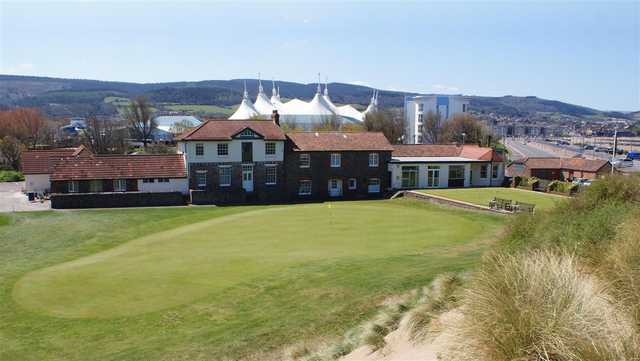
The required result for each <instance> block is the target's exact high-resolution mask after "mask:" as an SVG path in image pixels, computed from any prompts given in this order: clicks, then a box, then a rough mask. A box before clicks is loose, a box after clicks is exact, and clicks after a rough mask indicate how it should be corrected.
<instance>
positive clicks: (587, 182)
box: [573, 178, 591, 187]
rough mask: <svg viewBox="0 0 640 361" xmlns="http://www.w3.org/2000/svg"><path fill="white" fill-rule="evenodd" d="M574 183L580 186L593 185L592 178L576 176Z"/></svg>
mask: <svg viewBox="0 0 640 361" xmlns="http://www.w3.org/2000/svg"><path fill="white" fill-rule="evenodd" d="M573 184H577V185H578V186H580V187H588V186H590V185H591V179H586V178H576V179H574V180H573Z"/></svg>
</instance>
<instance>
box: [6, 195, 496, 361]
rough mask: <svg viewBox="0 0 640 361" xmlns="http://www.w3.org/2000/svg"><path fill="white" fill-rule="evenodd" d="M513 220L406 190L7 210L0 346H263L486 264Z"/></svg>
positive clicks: (13, 349) (119, 356)
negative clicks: (252, 201)
mask: <svg viewBox="0 0 640 361" xmlns="http://www.w3.org/2000/svg"><path fill="white" fill-rule="evenodd" d="M504 222H505V219H504V217H500V216H493V215H485V214H479V213H474V212H468V211H464V210H458V209H452V208H443V207H439V206H435V205H430V204H426V203H421V202H417V201H412V200H408V199H399V200H384V201H361V202H332V203H315V204H303V205H286V206H244V207H177V208H150V209H125V210H123V209H118V210H83V211H62V212H61V211H51V212H41V213H15V214H5V216H3V217H2V219H1V222H0V240H2V241H1V242H0V305H1V307H0V324H1V325H2V327H1V328H0V344H1V345H2V347H0V359H1V360H43V359H47V360H86V359H87V357H90V359H92V360H218V359H246V358H247V357H249V356H254V357H255V359H266V356H264V355H265V354H269V353H271V352H275V351H277V350H279V349H281V348H282V347H283V346H286V345H288V344H291V343H294V342H296V341H299V340H313V339H330V338H332V337H337V336H338V335H341V334H343V333H344V332H345V331H346V330H347V329H349V328H350V327H353V326H354V325H355V324H357V323H358V322H361V321H362V320H364V319H366V318H367V317H370V316H371V315H372V314H373V313H374V312H375V311H376V310H377V309H378V308H379V307H380V303H381V302H382V301H383V300H384V299H385V298H386V297H388V296H390V295H394V294H398V293H402V292H405V291H407V290H410V289H414V288H416V287H419V286H422V285H425V284H427V283H428V282H429V281H430V280H431V279H432V278H433V277H434V276H435V275H437V274H440V273H442V272H446V271H458V270H463V269H467V268H469V267H471V266H473V265H475V264H477V263H478V262H479V258H480V254H481V253H482V252H483V251H484V250H486V249H487V248H488V247H489V244H490V240H492V239H493V238H494V236H495V234H496V233H497V232H499V230H500V229H502V226H503V224H504ZM452 224H455V225H456V226H455V227H451V225H452ZM259 353H262V355H263V356H264V357H263V356H256V354H259Z"/></svg>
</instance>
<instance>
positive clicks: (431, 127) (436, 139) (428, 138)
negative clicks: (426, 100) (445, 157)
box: [422, 111, 442, 144]
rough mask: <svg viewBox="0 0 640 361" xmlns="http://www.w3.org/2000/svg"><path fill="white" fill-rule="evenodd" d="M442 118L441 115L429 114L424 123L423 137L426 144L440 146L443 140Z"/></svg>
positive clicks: (430, 112)
mask: <svg viewBox="0 0 640 361" xmlns="http://www.w3.org/2000/svg"><path fill="white" fill-rule="evenodd" d="M441 122H442V117H441V116H440V113H437V112H436V113H434V112H432V111H429V112H427V116H426V119H424V120H423V122H422V124H423V125H422V135H423V139H424V142H425V143H428V144H438V143H440V142H441V141H442V140H441V138H442V124H441Z"/></svg>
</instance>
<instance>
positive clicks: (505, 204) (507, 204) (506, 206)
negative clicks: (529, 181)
mask: <svg viewBox="0 0 640 361" xmlns="http://www.w3.org/2000/svg"><path fill="white" fill-rule="evenodd" d="M491 203H494V206H493V207H491ZM512 204H513V202H512V201H511V200H510V199H504V198H494V200H493V201H492V202H490V203H489V207H491V208H495V209H503V210H505V211H509V212H513V206H512Z"/></svg>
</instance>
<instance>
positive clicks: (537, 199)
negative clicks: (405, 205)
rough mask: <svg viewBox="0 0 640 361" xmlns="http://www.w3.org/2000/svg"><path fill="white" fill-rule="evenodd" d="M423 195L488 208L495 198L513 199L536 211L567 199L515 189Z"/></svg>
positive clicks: (439, 191) (436, 191)
mask: <svg viewBox="0 0 640 361" xmlns="http://www.w3.org/2000/svg"><path fill="white" fill-rule="evenodd" d="M420 192H422V193H426V194H433V195H435V196H440V197H445V198H450V199H455V200H459V201H463V202H467V203H473V204H478V205H481V206H485V207H487V206H488V205H489V201H491V200H492V199H493V198H494V197H496V198H503V199H511V200H513V201H518V202H525V203H531V204H535V205H536V209H539V210H540V209H549V208H552V207H553V206H554V205H555V204H556V203H558V202H559V201H561V200H563V199H566V197H563V196H558V195H555V194H547V193H542V192H533V191H525V190H521V189H513V188H500V187H490V188H458V189H422V190H420Z"/></svg>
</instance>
